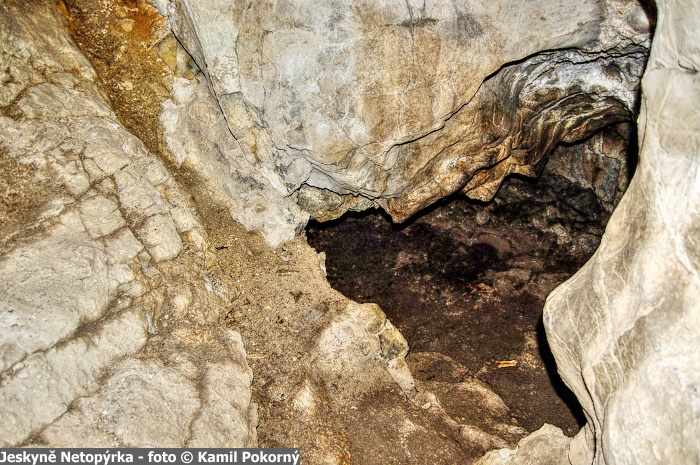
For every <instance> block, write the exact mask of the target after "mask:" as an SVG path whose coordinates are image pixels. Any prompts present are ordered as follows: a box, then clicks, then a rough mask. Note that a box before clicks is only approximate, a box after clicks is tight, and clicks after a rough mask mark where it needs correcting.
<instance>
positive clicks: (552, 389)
mask: <svg viewBox="0 0 700 465" xmlns="http://www.w3.org/2000/svg"><path fill="white" fill-rule="evenodd" d="M607 218H608V214H607V212H605V211H604V210H602V209H601V208H600V206H599V204H598V201H597V199H596V197H595V195H594V194H593V192H592V191H590V190H582V189H579V188H578V187H576V186H575V185H572V184H571V183H570V182H569V181H567V180H566V179H565V178H562V177H557V176H546V177H543V178H541V179H540V180H539V181H537V182H535V181H530V180H525V179H518V178H514V179H510V180H508V181H507V182H506V184H505V185H504V186H502V188H501V190H500V192H499V194H498V196H497V198H496V200H495V201H493V202H491V203H489V204H481V203H478V202H473V201H469V200H467V199H465V198H464V197H453V198H451V199H447V200H445V201H444V202H442V203H441V204H439V205H436V206H434V207H433V208H431V209H430V210H429V211H427V212H424V213H423V214H422V215H420V216H419V217H417V218H414V219H412V220H411V221H410V222H409V223H408V224H403V225H393V224H391V222H390V220H389V219H388V218H387V217H386V216H385V215H382V214H380V213H377V212H369V213H367V212H365V213H363V214H356V215H354V216H350V217H347V218H344V219H341V220H336V221H334V222H331V223H324V224H319V223H315V224H312V225H310V226H309V228H308V229H307V236H308V241H309V243H310V244H311V245H312V246H313V247H314V248H315V249H316V250H317V251H319V252H320V251H323V252H325V253H326V267H327V270H328V280H329V282H330V283H331V285H332V286H333V287H334V288H335V289H337V290H338V291H340V292H342V293H343V294H344V295H346V296H347V297H349V298H351V299H354V300H356V301H358V302H375V303H378V304H379V305H380V306H381V307H382V309H383V310H384V312H385V313H386V314H387V316H388V317H389V319H390V320H391V321H392V322H393V323H394V324H395V325H396V326H397V327H398V328H399V329H400V330H401V332H402V333H403V335H404V336H405V337H406V339H407V340H408V343H409V346H410V348H411V352H410V353H409V355H408V358H407V362H408V363H409V366H410V367H411V369H412V371H413V374H414V376H415V378H416V379H417V380H418V381H419V382H421V383H423V384H424V385H426V386H428V387H430V388H432V389H433V390H434V389H435V388H436V386H437V385H443V386H444V385H445V384H444V383H454V384H457V383H459V382H460V381H463V380H466V379H473V378H476V379H478V380H480V381H482V382H484V383H486V384H487V385H488V386H490V388H491V389H492V390H493V391H495V392H496V393H497V394H499V395H500V396H501V397H502V398H503V400H504V401H505V403H506V404H507V406H508V407H509V408H510V412H511V415H512V418H511V421H513V422H514V423H515V424H517V425H518V426H521V427H523V428H524V429H526V430H527V431H530V432H531V431H534V430H536V429H538V428H539V427H540V426H542V424H543V423H550V424H554V425H556V426H559V427H560V428H562V429H563V430H564V432H565V433H566V434H567V435H574V434H575V433H576V432H577V431H578V429H579V428H580V426H581V425H582V424H583V422H584V421H585V419H584V418H583V414H582V412H581V409H580V406H579V405H578V404H577V402H576V399H575V397H574V396H573V394H572V393H571V392H570V391H569V390H568V389H567V388H566V386H565V385H564V383H563V382H562V381H561V379H560V378H559V376H558V374H557V373H556V367H555V364H554V360H553V357H552V355H551V353H550V352H549V350H548V346H547V344H546V336H545V333H544V328H543V326H542V323H541V317H542V308H543V306H544V299H545V298H546V296H547V294H548V293H549V292H550V291H551V290H552V289H553V288H554V287H556V286H557V285H558V284H560V283H562V282H563V281H564V280H566V279H567V278H568V277H569V276H571V275H572V274H573V273H574V272H575V271H576V270H577V269H579V268H580V267H581V266H582V265H583V264H584V263H585V262H586V260H587V259H588V258H589V257H590V256H591V254H592V253H593V252H594V251H595V249H596V247H597V245H598V243H599V241H600V237H601V235H602V233H603V228H604V224H605V222H606V221H607ZM436 383H437V384H436ZM458 410H459V409H457V411H455V412H452V413H453V417H455V418H456V419H457V420H458V421H459V416H460V415H459V411H458Z"/></svg>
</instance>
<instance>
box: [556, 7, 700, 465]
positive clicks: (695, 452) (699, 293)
mask: <svg viewBox="0 0 700 465" xmlns="http://www.w3.org/2000/svg"><path fill="white" fill-rule="evenodd" d="M658 9H659V21H658V24H657V29H656V36H655V38H654V44H653V46H652V54H651V58H650V61H649V64H648V66H647V70H646V73H645V75H644V78H643V99H642V105H641V114H640V117H639V140H640V144H641V151H640V154H639V165H638V167H637V171H636V173H635V176H634V178H633V179H632V182H631V184H630V187H629V189H628V191H627V192H626V194H625V195H624V197H623V199H622V201H621V202H620V204H619V206H618V208H617V210H615V212H614V213H613V215H612V217H611V219H610V222H609V223H608V227H607V230H606V233H605V236H604V237H603V240H602V242H601V244H600V247H599V248H598V251H597V252H596V254H595V255H594V256H593V258H592V259H591V260H590V261H589V262H588V263H587V264H586V266H584V267H583V268H582V269H581V270H580V271H579V272H578V273H577V274H576V275H574V277H572V278H571V279H570V280H569V281H567V282H566V283H565V284H563V285H562V286H560V287H559V288H557V289H556V290H555V291H554V292H553V293H552V294H551V295H550V297H549V299H548V301H547V306H546V308H545V325H546V329H547V336H548V339H549V342H550V344H551V346H552V351H553V353H554V355H555V357H556V359H557V364H558V367H559V372H560V373H561V375H562V377H563V378H564V380H565V381H566V382H567V384H568V385H569V386H570V387H571V388H572V390H573V391H574V393H575V394H576V396H577V397H578V399H579V400H580V402H581V404H582V406H583V408H584V410H585V412H586V415H587V417H588V420H589V422H590V423H589V425H590V427H591V429H592V432H593V433H594V435H595V449H593V448H591V449H589V450H590V452H593V450H594V451H595V459H594V460H593V463H595V464H609V465H612V464H616V465H621V464H652V463H697V462H698V461H700V443H698V441H697V440H696V438H698V437H699V436H700V430H699V428H700V427H699V425H700V414H699V413H698V412H700V396H699V395H698V390H697V386H698V384H700V359H698V357H697V352H698V338H697V323H698V321H699V318H700V304H699V302H700V280H698V268H699V267H700V259H699V258H700V248H699V247H700V243H698V240H697V237H698V221H699V219H700V187H699V186H700V182H699V181H700V178H699V177H698V173H699V172H700V170H699V166H700V158H698V154H699V153H700V145H699V143H698V138H697V137H696V136H695V134H696V133H697V128H698V127H700V119H698V115H700V111H699V107H698V105H699V104H698V102H700V80H699V79H698V70H700V55H699V54H698V46H699V43H700V42H698V36H697V34H695V33H694V32H691V31H695V30H697V29H698V27H700V13H699V12H698V9H697V8H696V6H695V5H693V4H692V2H686V1H665V2H658ZM631 432H633V437H634V440H633V444H631V442H630V437H631V436H630V434H631Z"/></svg>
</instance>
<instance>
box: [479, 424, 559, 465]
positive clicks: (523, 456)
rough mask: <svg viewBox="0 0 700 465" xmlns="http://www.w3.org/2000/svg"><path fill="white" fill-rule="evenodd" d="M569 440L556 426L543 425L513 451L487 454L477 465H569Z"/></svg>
mask: <svg viewBox="0 0 700 465" xmlns="http://www.w3.org/2000/svg"><path fill="white" fill-rule="evenodd" d="M570 443H571V438H568V437H566V436H564V433H562V431H561V430H560V429H559V428H557V427H556V426H552V425H547V424H545V425H544V426H543V427H542V428H540V429H539V430H537V431H535V432H534V433H532V434H531V435H529V436H528V437H526V438H524V439H522V440H521V441H520V442H519V443H518V447H516V448H515V449H500V450H495V451H492V452H489V453H488V454H486V455H485V456H484V457H482V458H481V459H480V460H479V461H478V462H477V465H508V464H513V463H517V464H521V465H571V463H572V462H570V461H569V454H568V452H569V444H570Z"/></svg>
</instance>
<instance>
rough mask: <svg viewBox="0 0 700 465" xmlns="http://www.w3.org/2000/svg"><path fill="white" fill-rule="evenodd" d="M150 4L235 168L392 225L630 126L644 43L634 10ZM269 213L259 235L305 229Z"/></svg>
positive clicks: (641, 19) (323, 209) (266, 185)
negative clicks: (613, 128) (206, 94)
mask: <svg viewBox="0 0 700 465" xmlns="http://www.w3.org/2000/svg"><path fill="white" fill-rule="evenodd" d="M156 5H157V6H158V7H159V9H160V11H161V13H163V14H164V15H167V16H168V17H169V20H170V23H171V25H172V27H173V30H174V32H175V34H176V35H177V37H178V39H179V40H180V41H181V42H182V43H183V44H184V46H185V48H186V49H187V50H188V51H189V52H190V54H191V55H192V57H193V58H194V60H195V61H196V63H197V64H198V66H199V68H200V69H201V70H202V71H203V72H204V74H205V76H206V78H207V84H208V86H209V90H210V92H211V93H212V95H213V97H214V100H215V102H213V103H215V104H217V105H218V107H220V108H221V110H222V111H223V113H224V115H225V116H226V123H227V126H228V129H229V130H230V131H231V134H233V136H234V137H235V139H236V144H235V145H236V147H235V148H233V149H231V150H229V151H224V153H223V156H224V158H225V159H229V160H230V159H231V158H235V159H236V160H234V161H230V162H229V165H230V166H231V168H232V169H233V170H234V171H238V172H242V173H243V174H242V176H248V175H247V174H246V173H248V172H250V171H251V167H250V166H246V167H245V168H242V164H245V161H247V163H249V164H250V165H252V167H253V169H252V171H255V172H257V173H259V174H258V175H256V176H254V177H255V178H257V179H260V174H262V175H263V176H264V178H266V179H264V180H260V182H259V185H258V187H255V188H254V189H253V190H254V191H256V190H260V191H264V192H266V193H267V192H270V193H271V195H270V197H271V198H275V199H276V198H278V197H280V196H282V197H286V198H288V199H290V200H292V201H293V200H294V199H293V197H291V198H290V196H293V195H294V194H295V193H296V192H298V191H299V192H300V195H303V196H304V197H306V198H307V199H308V198H309V197H314V198H315V201H314V202H308V201H305V202H303V203H304V205H305V207H306V208H307V209H309V212H308V213H309V214H311V215H312V216H314V217H318V218H324V219H327V218H330V217H335V216H339V215H341V214H342V213H343V212H344V211H346V210H348V209H355V210H356V209H364V208H368V207H370V206H372V205H379V206H381V207H382V208H384V209H385V210H386V211H387V212H389V213H390V214H391V216H392V217H393V218H394V219H395V220H398V221H403V220H405V219H406V218H408V217H409V216H411V215H412V214H413V213H415V212H417V211H418V210H420V209H421V208H423V207H425V206H427V205H429V204H431V203H433V202H434V201H436V200H437V199H439V198H442V197H444V196H445V195H447V194H450V193H452V192H455V191H458V190H460V189H462V190H463V191H464V192H465V193H466V194H467V195H469V196H470V197H473V198H476V199H481V200H488V199H490V198H492V197H493V195H494V194H495V192H496V190H497V188H498V185H499V184H500V182H501V181H502V179H503V178H504V177H505V176H506V175H508V174H510V173H522V174H526V175H535V174H537V173H538V171H539V170H540V169H541V167H542V165H543V164H544V162H545V160H546V157H547V155H548V154H549V152H551V151H552V150H553V148H554V147H555V145H556V144H557V143H558V142H560V141H562V140H563V141H567V142H571V141H575V140H579V139H582V138H584V137H586V136H587V135H590V134H592V133H593V132H594V131H595V130H597V129H599V128H600V127H602V126H605V125H607V124H610V123H613V122H616V121H621V120H629V119H630V118H631V116H632V112H633V110H634V108H635V105H636V103H635V102H636V97H635V96H636V85H637V83H638V81H639V78H640V76H641V72H642V67H643V63H644V58H645V56H646V53H647V49H646V48H645V47H647V46H648V37H649V24H648V21H647V19H646V16H645V14H644V11H643V9H642V8H641V7H640V6H639V5H637V4H636V3H633V2H624V3H623V2H617V1H609V2H593V1H585V2H570V3H565V4H561V3H552V2H547V1H537V2H528V3H522V2H512V1H509V0H503V1H501V2H489V3H488V4H484V3H483V2H468V3H467V4H463V3H459V2H434V1H430V2H422V3H421V2H408V3H405V4H404V3H400V4H399V3H391V2H383V1H380V2H377V1H373V2H360V3H353V4H352V5H349V4H346V3H343V2H325V3H323V5H319V4H318V3H317V2H310V1H307V0H299V1H296V2H294V3H293V4H288V3H286V2H266V3H258V2H249V3H246V2H234V3H231V2H228V1H222V0H177V1H174V2H165V1H162V0H161V1H158V2H156ZM553 50H558V51H556V52H554V51H553ZM514 62H517V64H511V63H514ZM487 77H488V79H487ZM482 83H483V84H482ZM166 125H167V124H166ZM173 132H174V133H177V132H179V131H178V130H175V131H173ZM173 145H176V144H173ZM239 150H240V152H239ZM244 160H245V161H244ZM270 188H273V189H274V192H271V191H270ZM317 189H327V190H329V191H331V192H330V193H329V194H325V195H322V194H320V193H318V192H317ZM349 194H352V196H351V195H349ZM233 195H234V197H237V196H238V194H233ZM340 195H344V196H346V197H345V199H344V200H340V199H339V196H340ZM358 195H360V196H362V197H361V199H362V200H358V198H357V196H358ZM275 205H281V208H282V209H283V210H285V211H289V212H290V214H289V215H287V216H286V217H285V218H284V219H281V218H280V217H279V216H277V220H276V222H275V223H274V224H272V223H269V222H268V223H267V224H265V225H264V226H262V230H263V231H265V232H266V234H268V235H270V230H271V228H273V227H276V228H278V229H279V228H283V229H284V228H286V229H287V230H289V228H290V227H291V226H293V225H294V223H297V224H298V223H299V222H303V221H304V215H303V214H300V213H299V212H296V211H293V210H294V208H293V207H291V206H290V205H289V203H288V202H286V203H285V202H282V203H280V202H277V201H275ZM329 212H332V213H329ZM239 215H240V214H239ZM265 215H268V214H267V213H265ZM261 221H262V220H252V219H251V220H250V221H249V223H250V224H254V223H256V224H255V227H256V228H260V227H261V226H260V223H261ZM263 222H264V221H263ZM273 236H274V235H273ZM271 239H272V242H273V243H275V240H276V239H277V238H276V237H271Z"/></svg>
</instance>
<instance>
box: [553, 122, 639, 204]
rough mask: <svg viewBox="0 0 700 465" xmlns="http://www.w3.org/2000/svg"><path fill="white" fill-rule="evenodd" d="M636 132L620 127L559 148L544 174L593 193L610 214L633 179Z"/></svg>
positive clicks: (623, 125) (632, 129)
mask: <svg viewBox="0 0 700 465" xmlns="http://www.w3.org/2000/svg"><path fill="white" fill-rule="evenodd" d="M634 130H636V129H635V128H633V127H632V125H630V124H628V123H623V124H620V125H617V126H614V127H611V128H606V129H604V130H603V131H601V132H599V133H597V134H595V135H594V136H593V137H591V138H590V139H588V140H586V141H585V142H584V143H581V144H576V145H573V146H563V145H561V146H559V147H557V148H556V150H555V151H554V153H553V154H552V156H551V157H550V159H549V161H548V162H547V165H546V166H545V168H544V173H552V174H559V175H562V176H565V177H567V178H568V179H569V180H571V181H572V182H574V183H576V184H578V185H579V186H581V187H583V188H590V189H593V191H594V192H595V194H596V196H597V197H598V199H599V201H600V203H601V205H602V206H603V207H604V208H605V209H606V210H607V211H609V212H612V211H613V209H614V208H615V207H616V206H617V204H618V203H619V202H620V199H621V198H622V194H624V193H625V191H626V190H627V187H628V186H629V182H630V180H631V179H632V174H633V173H634V168H635V166H636V162H637V160H636V153H634V151H635V146H636V144H635V143H634V142H633V141H632V140H631V139H632V138H633V137H634V135H633V134H632V131H634Z"/></svg>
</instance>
